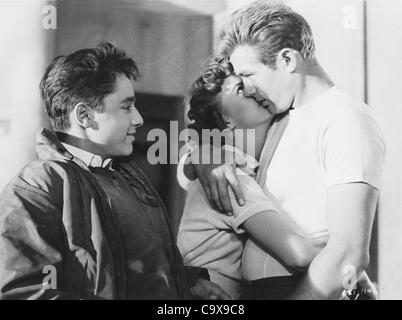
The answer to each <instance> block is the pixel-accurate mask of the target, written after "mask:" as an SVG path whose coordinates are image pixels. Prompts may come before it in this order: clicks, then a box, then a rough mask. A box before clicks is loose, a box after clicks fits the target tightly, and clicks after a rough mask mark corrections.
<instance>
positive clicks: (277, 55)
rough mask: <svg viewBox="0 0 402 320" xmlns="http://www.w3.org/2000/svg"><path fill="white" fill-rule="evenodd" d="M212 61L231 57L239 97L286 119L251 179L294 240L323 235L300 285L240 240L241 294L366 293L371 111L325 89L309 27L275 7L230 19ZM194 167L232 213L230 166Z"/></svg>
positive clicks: (377, 156) (381, 148)
mask: <svg viewBox="0 0 402 320" xmlns="http://www.w3.org/2000/svg"><path fill="white" fill-rule="evenodd" d="M217 55H218V56H223V57H230V61H231V62H232V64H233V67H234V70H235V73H236V74H237V75H239V76H241V77H242V79H243V82H244V86H245V87H244V94H245V95H246V96H250V97H254V99H255V100H257V101H258V102H259V103H260V105H261V106H262V107H264V108H266V109H267V112H269V113H271V114H273V115H282V114H285V113H288V116H287V117H283V116H282V117H280V118H278V119H282V120H280V122H281V123H286V122H284V121H288V124H287V127H286V129H284V130H283V135H282V137H281V139H280V141H279V143H278V144H277V148H276V151H275V152H273V148H274V144H273V142H272V141H273V140H272V139H271V138H272V137H275V133H272V132H273V131H272V130H269V131H268V136H267V142H266V146H265V147H264V149H263V153H262V155H261V158H260V160H261V164H260V168H259V172H258V175H257V180H258V181H259V182H260V184H261V186H262V187H263V189H264V190H265V192H266V193H267V194H268V195H269V196H270V198H271V199H272V200H273V201H274V203H275V204H276V206H277V208H278V210H279V212H280V213H282V214H284V215H286V216H287V217H288V218H290V220H291V221H292V222H293V223H294V225H295V227H296V228H297V229H298V231H299V233H300V234H302V235H304V236H306V237H309V238H311V239H315V238H320V237H329V240H328V244H327V246H326V247H325V248H324V249H323V250H322V251H321V252H320V253H319V254H318V255H317V256H316V258H315V259H314V260H313V261H312V263H311V265H310V267H309V268H308V270H307V272H306V274H305V276H304V277H303V278H302V279H301V280H299V278H297V279H296V278H294V277H293V275H292V274H291V272H289V271H288V270H287V269H286V267H285V266H283V265H282V264H281V263H280V262H278V261H277V259H275V257H273V256H271V255H269V254H267V253H264V252H263V250H262V249H261V248H260V247H259V246H258V244H257V243H255V241H253V239H249V240H248V242H247V244H246V247H245V250H244V253H243V264H242V268H243V275H244V276H245V278H246V279H247V280H251V281H253V282H251V283H252V285H254V287H253V286H252V287H251V290H250V294H249V297H257V298H264V297H268V296H272V294H271V293H272V291H275V290H277V291H278V295H277V296H280V291H286V292H288V294H287V295H286V296H284V295H282V296H280V297H281V298H290V299H337V298H340V297H341V296H342V294H343V293H345V292H346V291H345V290H346V289H352V288H356V286H357V288H359V285H362V286H363V282H365V284H364V285H366V286H368V285H369V281H368V280H367V276H366V274H365V269H366V268H367V266H368V263H369V244H370V237H371V229H372V225H373V219H374V214H375V209H376V205H377V200H378V194H379V189H380V187H381V173H382V167H383V164H384V157H385V145H384V140H383V136H382V133H381V130H380V129H379V127H378V125H377V123H376V122H375V120H374V118H373V116H372V112H371V110H370V108H369V107H368V106H367V105H365V104H364V103H362V102H360V101H357V100H355V99H353V98H352V97H350V96H348V95H347V94H345V93H344V92H342V91H341V90H340V89H339V88H337V87H335V86H334V83H333V82H332V80H331V79H330V78H329V76H328V75H327V74H326V73H325V71H324V70H323V68H322V67H321V66H320V65H319V63H318V61H317V59H316V57H315V45H314V41H313V36H312V32H311V29H310V26H309V25H308V23H307V22H306V20H305V19H304V18H303V17H302V16H300V15H299V14H297V13H296V12H294V11H293V10H291V9H290V8H289V7H287V6H285V5H284V4H282V3H280V2H272V1H271V2H270V1H266V0H265V1H264V0H261V1H256V2H254V3H252V4H250V5H247V6H245V7H243V8H242V9H239V10H238V11H236V12H235V13H233V15H232V17H231V20H230V22H229V24H228V25H227V26H226V27H225V28H224V29H223V31H222V33H221V34H220V37H219V42H218V45H217ZM285 126H286V124H285V125H279V124H278V125H276V126H275V128H282V129H283V128H284V127H285ZM270 139H271V141H270ZM275 139H277V140H278V136H277V135H276V138H275ZM194 167H195V169H196V171H197V174H198V177H199V179H200V181H201V182H202V185H203V187H204V189H206V194H207V195H208V198H209V200H210V202H211V203H212V205H214V206H215V207H216V208H219V209H220V211H230V210H231V204H230V201H229V197H228V191H227V188H228V185H229V184H231V185H232V187H233V190H234V191H235V193H236V197H237V199H239V204H241V200H243V199H242V198H244V196H242V194H241V190H240V189H241V188H240V187H241V186H240V185H239V183H238V180H237V179H236V176H235V175H234V173H233V172H234V170H233V166H232V165H230V164H225V165H221V166H217V165H205V164H204V165H201V164H196V165H194ZM293 280H294V281H293ZM357 280H359V281H357ZM363 280H364V281H363ZM356 281H357V282H358V283H357V284H356ZM287 284H290V285H289V286H290V289H289V286H288V285H287ZM372 290H374V288H372V287H366V288H365V290H360V291H358V294H357V295H360V296H366V297H367V296H370V292H369V291H372ZM289 292H291V294H289ZM355 292H356V291H355ZM352 293H353V292H352ZM373 295H374V294H373ZM373 295H371V296H373ZM344 296H345V295H344Z"/></svg>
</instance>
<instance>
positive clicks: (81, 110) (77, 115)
mask: <svg viewBox="0 0 402 320" xmlns="http://www.w3.org/2000/svg"><path fill="white" fill-rule="evenodd" d="M91 110H92V109H91V108H89V107H88V106H87V105H85V104H84V103H82V102H80V103H77V104H76V105H75V107H74V109H73V118H74V120H75V121H76V122H77V124H78V125H79V126H80V127H83V128H84V129H87V128H90V127H91V126H92V112H91Z"/></svg>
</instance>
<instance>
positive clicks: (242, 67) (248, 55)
mask: <svg viewBox="0 0 402 320" xmlns="http://www.w3.org/2000/svg"><path fill="white" fill-rule="evenodd" d="M230 61H231V62H232V64H233V67H234V70H235V72H236V74H238V75H239V76H241V77H242V78H243V81H244V85H245V93H246V95H248V96H253V97H254V98H255V99H256V100H257V101H259V102H260V103H262V100H265V101H264V106H265V107H267V109H268V112H269V113H271V114H279V113H282V112H284V111H286V110H287V109H289V107H290V106H291V104H292V102H293V97H292V95H291V78H290V74H289V72H287V70H286V69H284V68H277V69H275V70H274V69H272V68H270V67H268V66H267V65H265V64H264V63H262V62H261V59H260V57H259V54H258V49H257V48H255V47H252V46H249V45H243V46H237V47H236V48H235V49H234V51H233V53H232V55H231V56H230Z"/></svg>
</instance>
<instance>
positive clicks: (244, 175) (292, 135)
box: [0, 1, 385, 300]
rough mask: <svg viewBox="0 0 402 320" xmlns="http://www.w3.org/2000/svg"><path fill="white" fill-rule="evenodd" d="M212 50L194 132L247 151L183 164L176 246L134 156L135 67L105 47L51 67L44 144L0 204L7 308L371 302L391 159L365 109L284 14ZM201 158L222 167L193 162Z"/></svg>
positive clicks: (242, 23) (267, 13)
mask: <svg viewBox="0 0 402 320" xmlns="http://www.w3.org/2000/svg"><path fill="white" fill-rule="evenodd" d="M219 40H220V41H219V45H218V47H217V55H216V58H214V59H212V60H211V62H210V63H209V64H208V66H207V68H206V69H205V70H204V72H203V74H202V76H201V77H200V78H199V79H197V81H196V82H195V83H194V84H193V86H192V87H191V90H190V92H189V94H188V99H187V101H188V107H189V113H188V116H189V118H190V120H192V123H191V124H190V127H191V128H192V129H194V130H196V131H198V132H200V131H202V130H203V129H218V130H222V131H225V133H226V134H227V136H228V138H229V140H230V138H231V135H232V133H233V131H234V130H231V129H236V130H241V129H254V130H255V139H254V140H253V141H249V140H248V139H244V141H242V140H243V139H242V138H241V137H240V138H239V137H238V136H237V135H235V137H234V139H232V140H233V143H228V144H225V145H223V144H222V145H218V146H209V145H206V147H205V145H203V146H202V147H195V148H193V150H192V152H191V153H189V154H188V155H187V156H186V157H183V159H182V161H181V165H180V166H179V170H178V173H179V180H180V182H181V184H182V185H183V186H184V187H186V188H187V190H188V197H187V202H186V206H185V209H184V213H183V217H182V220H181V225H180V229H179V234H178V246H177V244H176V238H175V235H174V234H173V232H172V229H171V228H170V222H169V220H168V214H167V211H166V208H165V206H164V204H163V202H162V201H161V199H160V197H159V195H158V194H157V192H156V191H155V190H154V188H153V187H152V185H151V184H150V182H149V180H148V179H147V177H146V176H145V174H144V173H143V172H142V171H141V169H140V168H139V167H138V165H137V164H136V163H135V162H134V161H133V160H132V158H131V157H130V155H131V154H132V153H133V141H134V139H135V134H136V131H137V129H138V128H139V127H140V126H141V125H142V124H143V122H144V120H143V118H142V117H141V115H140V114H139V112H138V111H137V109H136V106H135V102H136V97H135V92H134V85H133V81H136V80H137V79H138V69H137V65H136V64H135V62H134V60H133V59H131V58H130V57H128V56H127V55H126V53H125V52H124V51H123V50H121V49H119V48H118V47H116V46H115V45H114V44H112V43H102V44H100V45H98V46H97V47H96V48H88V49H82V50H78V51H75V52H73V53H71V54H67V55H63V56H60V57H57V58H55V59H54V60H53V62H52V63H51V64H50V65H49V66H48V68H47V69H46V71H45V73H44V75H43V78H42V81H41V83H40V90H41V95H42V99H43V103H44V106H45V110H46V112H47V115H48V117H49V120H50V123H51V125H52V129H53V130H47V129H42V130H41V131H40V132H39V134H38V136H37V153H38V157H37V159H35V160H34V161H32V162H31V163H29V164H28V165H27V166H26V167H24V168H23V169H22V170H21V171H20V172H19V173H18V174H17V175H16V177H15V178H14V179H13V180H12V181H10V183H9V184H8V185H7V186H6V187H5V189H4V190H3V191H2V193H1V194H0V298H1V299H151V300H155V299H190V298H197V299H200V298H201V299H212V300H214V299H231V298H232V299H236V298H244V299H338V298H340V297H342V293H345V292H344V290H345V289H352V288H356V290H354V291H349V292H348V293H347V294H344V295H343V296H344V297H345V298H349V299H350V298H351V299H354V298H362V297H364V298H371V295H370V294H368V293H370V292H372V293H375V288H374V287H372V285H371V282H370V280H369V279H368V277H367V275H366V273H365V269H366V267H367V265H368V263H369V254H368V249H369V243H370V236H371V229H372V224H373V218H374V214H375V208H376V204H377V201H378V193H379V188H380V179H381V171H382V166H383V162H384V153H385V151H384V142H383V138H382V135H381V132H380V130H379V129H378V127H377V125H376V123H375V121H374V120H373V118H372V117H371V116H370V110H369V107H368V106H366V105H365V104H363V103H361V102H359V101H356V100H354V99H352V98H351V97H349V96H348V95H346V94H344V93H343V92H342V91H341V90H339V89H338V88H336V87H335V86H334V84H333V83H332V81H331V80H330V79H329V77H328V76H327V75H326V74H325V72H324V71H323V70H322V68H321V67H320V66H319V64H318V62H317V60H316V58H315V56H314V42H313V38H312V34H311V30H310V27H309V26H308V24H307V22H306V21H305V20H304V19H303V18H302V17H301V16H300V15H298V14H297V13H295V12H293V11H292V10H291V9H289V8H288V7H286V6H284V5H281V4H275V5H272V4H270V3H269V2H267V1H258V2H255V3H252V4H250V5H249V6H247V7H245V8H243V9H240V10H239V11H237V12H235V13H234V14H233V15H232V17H231V21H230V23H229V25H228V26H227V27H226V28H225V29H224V30H223V31H222V33H221V36H220V38H219ZM232 138H233V137H232ZM241 142H243V143H241ZM247 143H249V144H250V143H252V144H253V145H252V148H247ZM210 149H212V150H215V151H214V152H217V153H219V154H222V155H223V156H224V159H226V160H227V162H225V163H224V164H220V165H214V164H203V163H202V162H201V163H200V161H197V158H198V160H199V157H202V153H203V152H202V151H203V150H207V151H209V150H210ZM253 149H254V150H255V152H253V154H246V153H245V150H253ZM178 247H179V248H178ZM179 249H180V251H179ZM183 260H184V263H183Z"/></svg>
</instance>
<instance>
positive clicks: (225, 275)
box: [177, 169, 276, 299]
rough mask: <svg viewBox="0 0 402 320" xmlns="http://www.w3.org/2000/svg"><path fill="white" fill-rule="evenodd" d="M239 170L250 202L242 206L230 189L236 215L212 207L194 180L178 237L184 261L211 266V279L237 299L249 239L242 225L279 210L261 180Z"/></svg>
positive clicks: (209, 269) (238, 174)
mask: <svg viewBox="0 0 402 320" xmlns="http://www.w3.org/2000/svg"><path fill="white" fill-rule="evenodd" d="M236 170H237V172H236V173H237V176H238V178H239V181H240V183H241V184H242V187H243V191H244V195H245V198H246V200H247V201H246V204H245V205H244V206H243V207H240V206H238V205H237V202H236V199H235V196H234V194H233V192H232V191H231V190H230V191H229V195H230V198H231V203H232V207H233V216H228V215H226V214H221V213H219V212H217V211H215V210H213V209H212V208H211V207H210V206H209V203H208V199H207V198H206V195H205V193H204V191H203V189H202V186H201V184H200V182H199V180H198V179H197V180H194V181H192V182H190V184H189V186H188V195H187V199H186V204H185V207H184V211H183V216H182V219H181V223H180V227H179V232H178V236H177V245H178V247H179V249H180V252H181V254H182V256H183V261H184V264H185V265H188V266H196V267H203V268H206V269H208V271H209V274H210V277H211V281H212V282H215V283H217V284H218V285H220V286H221V287H222V289H223V290H225V291H226V292H227V293H229V294H230V295H231V296H232V298H234V299H237V298H238V297H239V295H240V289H241V283H240V281H241V280H242V274H241V257H242V253H243V248H244V243H245V239H246V238H245V234H244V230H243V229H242V224H243V223H244V222H245V221H246V220H247V219H249V218H250V217H252V216H253V215H255V214H257V213H260V212H263V211H276V209H275V207H274V206H273V204H272V202H271V201H270V200H269V199H268V197H267V196H266V195H265V194H264V192H263V191H262V189H261V187H260V186H259V185H258V184H257V182H256V181H255V180H254V179H253V178H252V177H250V176H248V175H247V174H245V173H244V172H243V171H242V170H240V169H236Z"/></svg>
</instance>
